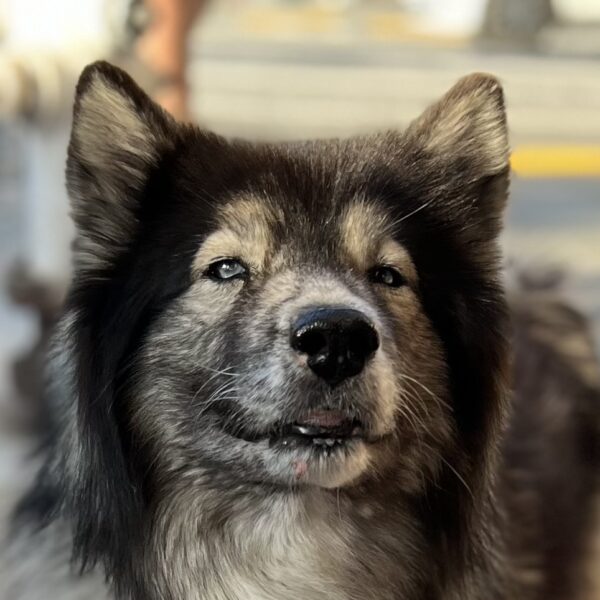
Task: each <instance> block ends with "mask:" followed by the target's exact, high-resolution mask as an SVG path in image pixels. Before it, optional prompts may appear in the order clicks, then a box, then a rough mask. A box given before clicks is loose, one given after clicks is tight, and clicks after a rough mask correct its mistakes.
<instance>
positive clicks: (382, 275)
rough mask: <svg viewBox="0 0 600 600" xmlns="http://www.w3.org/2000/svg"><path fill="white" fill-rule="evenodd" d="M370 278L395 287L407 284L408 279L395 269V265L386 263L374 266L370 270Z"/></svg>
mask: <svg viewBox="0 0 600 600" xmlns="http://www.w3.org/2000/svg"><path fill="white" fill-rule="evenodd" d="M369 280H370V281H372V282H373V283H381V284H383V285H387V286H389V287H393V288H399V287H402V286H403V285H406V279H404V276H403V275H402V273H400V271H398V270H397V269H394V267H388V266H386V265H379V266H378V267H373V268H372V269H371V270H370V271H369Z"/></svg>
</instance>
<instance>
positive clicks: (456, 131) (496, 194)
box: [404, 73, 510, 235]
mask: <svg viewBox="0 0 600 600" xmlns="http://www.w3.org/2000/svg"><path fill="white" fill-rule="evenodd" d="M404 140H405V146H404V147H405V149H406V150H408V154H409V156H410V159H411V162H413V163H414V165H415V168H416V169H417V170H419V171H420V173H421V175H420V176H421V177H424V178H425V177H426V178H428V180H429V181H428V185H429V187H430V188H434V189H436V190H437V196H438V200H439V201H438V202H437V206H438V210H441V211H445V212H446V214H447V216H448V220H452V219H458V220H460V218H461V217H463V218H466V219H468V220H469V225H472V224H473V221H474V220H475V221H477V220H484V221H487V222H488V223H489V224H490V225H491V226H490V227H488V228H487V229H488V233H489V234H491V235H496V234H497V233H498V231H499V229H500V220H501V219H500V217H501V215H502V213H503V211H504V208H505V204H506V199H507V190H508V175H509V171H510V168H509V156H510V150H509V142H508V127H507V123H506V112H505V106H504V94H503V91H502V86H501V85H500V83H499V81H498V80H497V79H496V78H495V77H493V76H492V75H487V74H483V73H475V74H472V75H468V76H467V77H464V78H463V79H461V80H459V81H458V83H457V84H456V85H454V87H452V88H451V89H450V91H449V92H447V93H446V94H445V95H444V96H443V97H442V98H441V100H439V101H438V102H436V103H435V104H433V105H432V106H430V107H429V108H428V109H427V110H426V111H425V112H424V113H423V114H422V115H421V116H420V117H419V118H418V119H416V120H415V121H414V122H413V123H412V124H411V125H410V126H409V128H408V130H407V131H406V132H405V137H404ZM405 158H406V157H405ZM425 185H427V184H425Z"/></svg>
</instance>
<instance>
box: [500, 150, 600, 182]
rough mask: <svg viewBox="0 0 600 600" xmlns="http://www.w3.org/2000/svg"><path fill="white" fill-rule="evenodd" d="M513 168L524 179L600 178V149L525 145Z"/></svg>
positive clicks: (517, 155)
mask: <svg viewBox="0 0 600 600" xmlns="http://www.w3.org/2000/svg"><path fill="white" fill-rule="evenodd" d="M511 165H512V167H513V169H514V170H515V172H516V173H517V174H518V175H520V176H522V177H600V145H598V146H591V145H590V146H547V145H523V146H519V147H517V148H516V149H515V151H514V152H513V155H512V157H511Z"/></svg>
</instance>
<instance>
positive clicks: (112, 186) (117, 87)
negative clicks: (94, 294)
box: [67, 62, 178, 272]
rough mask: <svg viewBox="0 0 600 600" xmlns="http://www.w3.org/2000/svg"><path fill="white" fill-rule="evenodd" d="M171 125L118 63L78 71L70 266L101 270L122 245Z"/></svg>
mask: <svg viewBox="0 0 600 600" xmlns="http://www.w3.org/2000/svg"><path fill="white" fill-rule="evenodd" d="M177 128H178V126H177V124H176V123H175V121H174V120H173V119H172V118H171V117H170V116H169V115H168V114H167V113H166V112H165V111H164V110H163V109H161V108H160V107H159V106H158V105H157V104H155V103H154V102H153V101H152V100H151V99H150V98H149V97H148V96H147V95H146V93H145V92H143V91H142V90H141V89H140V88H139V87H138V85H137V84H136V83H135V82H134V81H133V80H132V79H131V77H129V75H127V74H126V73H125V72H123V71H121V70H120V69H118V68H117V67H114V66H112V65H110V64H109V63H106V62H96V63H93V64H92V65H89V66H88V67H86V69H85V70H84V71H83V73H82V75H81V77H80V79H79V83H78V84H77V90H76V95H75V108H74V113H73V126H72V131H71V141H70V144H69V154H68V161H67V189H68V191H69V195H70V198H71V204H72V213H73V219H74V221H75V225H76V228H77V237H76V242H75V268H76V270H78V271H81V270H83V271H86V272H89V271H92V272H93V271H99V270H102V269H105V268H107V267H109V266H110V265H111V262H112V261H113V260H114V258H115V257H116V256H117V255H118V254H119V253H120V252H122V251H123V250H124V249H125V248H126V247H127V245H128V243H129V241H130V240H131V238H132V236H133V235H134V234H135V229H136V223H137V211H138V209H139V202H140V200H141V197H142V196H143V192H144V188H145V186H146V184H147V181H148V178H149V176H150V174H151V172H152V170H153V169H154V168H155V167H156V166H157V165H158V163H159V161H160V159H161V156H162V155H163V154H164V153H165V152H166V151H168V150H169V149H171V148H172V147H173V146H174V143H175V142H174V140H175V137H176V132H177Z"/></svg>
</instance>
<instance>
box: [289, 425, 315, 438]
mask: <svg viewBox="0 0 600 600" xmlns="http://www.w3.org/2000/svg"><path fill="white" fill-rule="evenodd" d="M318 432H319V428H318V427H312V426H310V425H292V433H296V434H299V435H306V436H313V435H315V434H316V433H318Z"/></svg>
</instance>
